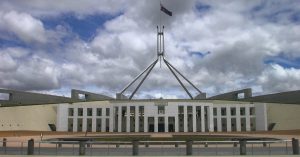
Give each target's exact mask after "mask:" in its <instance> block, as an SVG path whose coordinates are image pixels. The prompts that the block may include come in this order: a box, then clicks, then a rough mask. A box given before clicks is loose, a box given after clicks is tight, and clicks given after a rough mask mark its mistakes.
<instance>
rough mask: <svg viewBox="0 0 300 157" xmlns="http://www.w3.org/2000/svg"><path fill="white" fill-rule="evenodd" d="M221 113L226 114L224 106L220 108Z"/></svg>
mask: <svg viewBox="0 0 300 157" xmlns="http://www.w3.org/2000/svg"><path fill="white" fill-rule="evenodd" d="M221 115H222V116H226V108H225V107H222V108H221Z"/></svg>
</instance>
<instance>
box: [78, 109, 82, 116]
mask: <svg viewBox="0 0 300 157" xmlns="http://www.w3.org/2000/svg"><path fill="white" fill-rule="evenodd" d="M78 116H83V108H78Z"/></svg>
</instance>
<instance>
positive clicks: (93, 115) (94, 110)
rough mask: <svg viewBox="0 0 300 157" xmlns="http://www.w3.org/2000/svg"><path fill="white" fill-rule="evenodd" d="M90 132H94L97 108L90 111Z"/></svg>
mask: <svg viewBox="0 0 300 157" xmlns="http://www.w3.org/2000/svg"><path fill="white" fill-rule="evenodd" d="M92 112H93V114H92V132H96V114H97V108H96V107H93V110H92Z"/></svg>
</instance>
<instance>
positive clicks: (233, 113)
mask: <svg viewBox="0 0 300 157" xmlns="http://www.w3.org/2000/svg"><path fill="white" fill-rule="evenodd" d="M230 113H231V115H232V116H235V115H236V108H234V107H232V108H230Z"/></svg>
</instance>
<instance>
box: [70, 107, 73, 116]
mask: <svg viewBox="0 0 300 157" xmlns="http://www.w3.org/2000/svg"><path fill="white" fill-rule="evenodd" d="M69 116H74V109H73V108H69Z"/></svg>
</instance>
